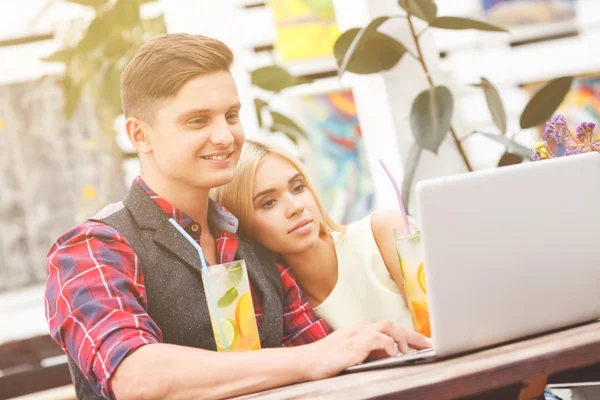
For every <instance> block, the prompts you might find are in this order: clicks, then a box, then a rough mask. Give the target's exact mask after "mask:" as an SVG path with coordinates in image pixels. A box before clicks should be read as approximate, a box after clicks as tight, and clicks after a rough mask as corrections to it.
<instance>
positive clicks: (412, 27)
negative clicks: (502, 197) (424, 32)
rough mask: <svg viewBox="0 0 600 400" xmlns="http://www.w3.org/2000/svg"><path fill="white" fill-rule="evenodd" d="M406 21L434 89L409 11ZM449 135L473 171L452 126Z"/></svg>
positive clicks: (422, 65)
mask: <svg viewBox="0 0 600 400" xmlns="http://www.w3.org/2000/svg"><path fill="white" fill-rule="evenodd" d="M409 10H410V9H409ZM407 19H408V26H409V27H410V34H411V35H412V37H413V40H414V41H415V47H416V48H417V55H418V56H419V63H420V64H421V68H423V72H424V73H425V77H426V78H427V82H428V83H429V86H430V87H431V88H434V87H435V85H434V83H433V80H431V76H430V75H429V69H427V65H426V64H425V59H424V58H423V52H422V51H421V45H420V43H419V37H418V35H417V33H416V32H415V27H414V25H413V22H412V19H411V18H410V11H409V14H408V18H407ZM450 134H451V135H452V138H453V139H454V143H456V147H457V148H458V152H459V153H460V156H461V158H462V159H463V161H464V163H465V166H466V167H467V169H468V170H469V171H473V168H472V167H471V163H469V159H468V158H467V155H466V154H465V150H464V149H463V147H462V144H461V142H460V140H459V139H458V136H457V135H456V132H455V131H454V128H453V127H452V126H450Z"/></svg>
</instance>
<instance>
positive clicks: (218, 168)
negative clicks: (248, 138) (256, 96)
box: [147, 71, 244, 189]
mask: <svg viewBox="0 0 600 400" xmlns="http://www.w3.org/2000/svg"><path fill="white" fill-rule="evenodd" d="M239 111H240V100H239V97H238V93H237V87H236V85H235V82H234V80H233V77H232V76H231V73H229V72H228V71H220V72H214V73H210V74H203V75H199V76H197V77H195V78H193V79H191V80H190V81H188V82H187V83H186V84H185V85H184V86H183V87H182V88H181V90H180V91H179V93H177V95H176V96H175V98H173V99H170V100H168V101H166V102H165V104H164V105H162V106H161V107H160V108H159V109H158V111H157V113H156V115H155V117H154V123H153V124H152V127H151V128H150V129H149V132H148V140H149V143H148V147H147V148H148V151H147V155H149V156H150V157H147V159H149V160H148V161H149V162H150V163H152V164H154V166H153V168H152V170H154V171H155V172H156V173H157V174H158V175H159V178H160V179H162V180H163V181H166V182H165V183H167V182H170V183H180V184H184V185H186V186H192V187H194V188H206V189H210V188H213V187H217V186H221V185H224V184H226V183H228V182H230V181H231V180H232V179H233V175H234V173H235V166H236V164H237V161H238V158H239V156H240V151H241V148H242V145H243V143H244V130H243V128H242V125H241V123H240V119H239Z"/></svg>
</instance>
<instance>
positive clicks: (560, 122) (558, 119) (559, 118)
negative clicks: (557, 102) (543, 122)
mask: <svg viewBox="0 0 600 400" xmlns="http://www.w3.org/2000/svg"><path fill="white" fill-rule="evenodd" d="M550 122H551V123H552V125H557V126H563V127H565V128H566V127H567V119H566V118H565V116H564V115H562V114H556V115H554V116H553V117H552V119H551V120H550Z"/></svg>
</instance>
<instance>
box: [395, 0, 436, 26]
mask: <svg viewBox="0 0 600 400" xmlns="http://www.w3.org/2000/svg"><path fill="white" fill-rule="evenodd" d="M398 5H400V7H402V8H403V9H404V11H406V12H407V13H408V12H409V10H410V15H412V16H414V17H417V18H419V19H422V20H423V21H426V22H431V21H433V20H434V18H435V16H436V15H437V6H436V5H435V2H434V1H433V0H398Z"/></svg>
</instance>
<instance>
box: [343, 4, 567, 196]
mask: <svg viewBox="0 0 600 400" xmlns="http://www.w3.org/2000/svg"><path fill="white" fill-rule="evenodd" d="M398 5H399V7H400V8H401V9H402V10H404V14H402V15H395V16H382V17H378V18H375V19H374V20H372V21H371V22H370V23H369V24H368V25H367V26H366V27H364V28H351V29H349V30H347V31H346V32H344V33H342V34H341V35H340V37H339V38H338V40H337V41H336V43H335V46H334V55H335V58H336V61H337V64H338V74H339V75H340V76H341V75H342V74H343V73H344V72H346V71H349V72H353V73H356V74H373V73H379V72H383V71H387V70H389V69H391V68H392V67H394V66H395V65H396V64H397V63H398V62H399V61H400V60H401V59H402V58H403V57H404V56H405V55H406V54H408V55H409V56H411V57H412V58H414V59H415V60H416V61H417V62H418V63H419V64H420V66H421V69H422V71H423V73H424V75H425V77H426V79H427V82H428V85H429V88H428V89H426V90H424V91H422V92H421V93H419V94H418V95H417V97H416V98H415V99H414V101H413V104H412V108H411V112H410V125H411V130H412V134H413V137H414V141H415V144H414V145H413V147H412V148H411V149H410V151H409V155H408V157H407V160H406V165H405V177H404V182H403V185H402V186H403V187H402V195H403V197H404V198H405V199H406V202H408V199H409V193H410V187H411V185H412V180H413V177H414V173H415V170H416V168H417V165H418V162H419V158H420V155H421V152H422V151H423V150H428V151H431V152H433V153H436V154H437V151H438V149H439V147H440V145H441V144H442V142H443V140H444V139H445V137H446V135H447V134H448V133H450V135H451V136H452V139H453V141H454V143H455V144H456V147H457V149H458V152H459V155H460V157H461V158H462V160H463V161H464V163H465V166H466V168H467V169H468V170H469V171H471V170H472V167H471V165H470V163H469V160H468V158H467V155H466V153H465V151H464V149H463V146H462V141H464V140H465V139H466V138H468V137H470V135H472V134H481V135H484V136H485V137H487V138H489V139H491V140H494V141H497V142H499V143H501V144H502V145H504V146H505V153H504V155H503V156H502V157H501V159H500V160H499V162H498V165H499V166H503V165H509V164H516V163H520V162H522V161H523V160H524V159H525V158H529V157H530V151H529V149H528V148H527V147H525V146H522V145H520V144H519V143H517V142H515V141H514V140H513V139H514V135H515V133H516V132H515V133H513V134H511V135H508V134H507V123H506V113H505V111H504V105H503V103H502V99H501V98H500V95H499V94H498V91H497V90H496V88H495V87H494V85H493V84H492V83H491V82H490V81H489V80H488V79H486V78H481V82H479V83H477V84H474V85H472V86H474V87H479V88H481V89H482V90H483V92H484V94H485V98H486V101H487V105H488V108H489V110H490V112H491V115H492V119H493V121H494V124H495V125H496V127H497V128H498V132H494V133H484V132H479V131H474V132H471V133H469V134H467V135H464V136H463V137H462V138H459V137H458V135H457V133H456V130H455V129H454V128H453V127H452V125H451V120H452V114H453V111H454V100H453V95H452V92H451V91H450V89H448V88H447V87H446V86H442V85H436V84H435V83H434V82H433V80H432V78H431V75H430V73H429V69H428V67H427V64H426V62H425V59H424V57H423V53H422V49H421V42H420V37H421V35H422V34H423V32H424V31H425V30H427V29H429V28H436V29H450V30H463V29H475V30H480V31H489V32H507V31H506V29H504V28H502V27H499V26H496V25H492V24H489V23H487V22H483V21H478V20H475V19H470V18H461V17H452V16H438V15H437V6H436V4H435V1H434V0H398ZM414 18H416V19H419V20H421V21H423V22H425V23H426V26H425V28H423V29H422V30H421V31H420V32H419V33H417V31H416V28H415V23H414V20H413V19H414ZM398 19H400V20H405V21H406V22H407V23H408V27H409V29H410V33H411V37H412V39H413V41H414V46H415V49H416V54H415V53H413V52H411V51H410V50H408V48H407V47H406V46H405V45H404V44H403V43H401V42H400V41H398V40H396V39H395V38H392V37H390V36H388V35H386V34H383V33H381V32H379V31H378V29H379V27H380V26H381V25H382V24H383V23H385V22H387V21H389V20H398ZM572 80H573V78H572V77H562V78H558V79H555V80H553V81H550V82H549V83H548V84H547V85H546V86H544V87H543V88H542V89H541V90H540V91H539V92H538V93H537V94H536V95H535V96H533V98H532V99H531V101H530V102H529V103H528V104H527V106H526V107H525V109H524V111H523V113H522V115H521V118H520V127H521V128H522V129H525V128H530V127H533V126H536V125H538V124H540V123H542V122H544V121H545V120H546V119H548V118H549V117H550V116H551V115H552V113H553V112H554V111H555V110H556V109H557V108H558V106H559V105H560V103H561V102H562V100H563V98H564V96H565V95H566V94H567V92H568V90H569V88H570V86H571V82H572Z"/></svg>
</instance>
